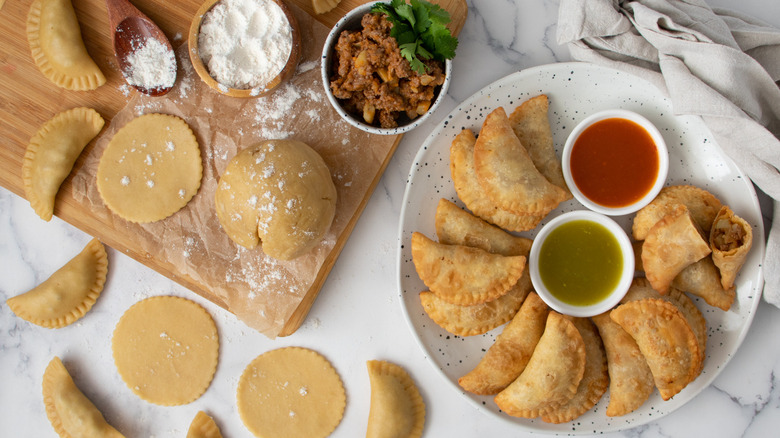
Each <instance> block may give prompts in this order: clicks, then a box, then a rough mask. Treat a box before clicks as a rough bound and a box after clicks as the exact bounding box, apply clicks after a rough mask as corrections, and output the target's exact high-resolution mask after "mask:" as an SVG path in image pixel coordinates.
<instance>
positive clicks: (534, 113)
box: [509, 94, 571, 199]
mask: <svg viewBox="0 0 780 438" xmlns="http://www.w3.org/2000/svg"><path fill="white" fill-rule="evenodd" d="M549 107H550V102H549V101H548V99H547V95H545V94H540V95H538V96H536V97H532V98H530V99H528V100H526V101H525V102H523V103H522V104H521V105H520V106H518V107H517V108H515V110H514V111H512V114H510V115H509V124H510V126H512V130H513V131H514V132H515V135H517V138H518V139H519V140H520V143H522V144H523V146H525V149H526V150H527V151H528V155H529V156H530V157H531V161H533V163H534V166H535V167H536V168H537V169H538V170H539V173H541V174H542V175H544V177H545V178H547V181H550V182H551V183H553V184H555V185H556V186H558V187H560V188H562V189H563V190H564V191H566V199H571V192H570V191H569V188H568V187H567V186H566V180H564V179H563V170H562V169H561V160H560V159H559V158H558V156H557V155H556V154H555V145H554V144H553V137H552V129H551V128H550V120H549V119H548V117H547V111H548V109H549Z"/></svg>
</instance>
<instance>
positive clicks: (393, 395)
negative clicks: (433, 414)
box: [366, 360, 425, 438]
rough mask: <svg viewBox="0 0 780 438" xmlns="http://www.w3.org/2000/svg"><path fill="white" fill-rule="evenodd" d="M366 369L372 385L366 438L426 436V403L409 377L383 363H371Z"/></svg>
mask: <svg viewBox="0 0 780 438" xmlns="http://www.w3.org/2000/svg"><path fill="white" fill-rule="evenodd" d="M366 366H367V367H368V378H369V380H370V382H371V407H370V409H369V411H368V428H367V430H366V438H385V437H386V438H390V437H404V438H419V437H420V436H422V431H423V426H424V425H425V403H423V400H422V397H421V396H420V391H418V390H417V386H415V384H414V381H412V378H411V377H410V376H409V373H407V372H406V370H404V369H403V368H401V367H400V366H398V365H396V364H393V363H390V362H386V361H381V360H370V361H368V362H367V363H366Z"/></svg>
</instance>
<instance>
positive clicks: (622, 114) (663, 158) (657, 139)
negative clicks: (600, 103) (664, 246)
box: [561, 109, 669, 216]
mask: <svg viewBox="0 0 780 438" xmlns="http://www.w3.org/2000/svg"><path fill="white" fill-rule="evenodd" d="M606 119H626V120H630V121H632V122H634V123H636V124H637V125H639V126H641V127H642V128H644V129H645V131H647V133H648V134H650V137H651V138H652V140H653V142H654V143H655V147H656V150H657V151H658V174H657V175H656V179H655V182H654V183H653V185H652V187H651V188H650V190H649V191H648V192H647V193H646V194H645V195H644V196H643V197H642V198H640V199H639V200H637V201H635V202H634V203H632V204H628V205H625V206H621V207H608V206H604V205H601V204H598V203H596V202H594V201H592V200H591V199H589V198H588V197H587V196H585V195H584V194H583V193H582V191H580V189H579V188H578V187H577V184H576V183H575V181H574V177H573V176H572V170H571V155H572V149H573V148H574V143H575V142H576V141H577V139H578V138H579V137H580V135H581V134H582V133H583V131H585V130H586V129H587V128H589V127H590V126H591V125H593V124H594V123H596V122H600V121H602V120H606ZM561 164H562V167H563V178H564V179H565V180H566V184H567V185H568V186H569V190H571V193H572V195H574V197H575V198H576V199H577V200H578V201H579V202H580V203H581V204H582V205H584V206H585V207H587V208H588V209H590V210H593V211H595V212H598V213H601V214H606V215H608V216H622V215H626V214H630V213H634V212H636V211H638V210H639V209H640V208H642V207H644V206H645V205H647V204H649V203H650V201H652V200H653V199H654V198H655V197H656V196H657V195H658V192H660V191H661V189H662V188H663V186H664V184H665V183H666V176H667V174H668V172H669V152H668V150H667V148H666V142H665V141H664V138H663V136H661V132H660V131H658V128H656V127H655V125H653V124H652V123H651V122H650V121H649V120H647V119H646V118H645V117H643V116H641V115H639V114H637V113H635V112H632V111H628V110H623V109H611V110H606V111H600V112H598V113H595V114H592V115H590V116H588V117H586V118H585V120H583V121H581V122H580V123H579V124H577V126H575V127H574V129H573V130H572V132H571V134H569V137H568V138H567V139H566V144H565V145H564V147H563V157H562V159H561Z"/></svg>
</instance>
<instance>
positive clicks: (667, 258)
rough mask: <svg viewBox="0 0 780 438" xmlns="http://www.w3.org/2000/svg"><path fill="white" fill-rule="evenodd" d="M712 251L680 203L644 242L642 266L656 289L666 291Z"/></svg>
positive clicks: (657, 224)
mask: <svg viewBox="0 0 780 438" xmlns="http://www.w3.org/2000/svg"><path fill="white" fill-rule="evenodd" d="M710 252H711V250H710V245H709V244H708V243H707V241H706V240H704V237H702V235H701V231H700V229H699V227H698V226H697V225H696V223H695V222H694V221H693V218H692V216H691V215H690V213H689V212H688V208H687V207H685V206H684V205H682V204H678V205H677V206H676V207H675V208H674V209H673V210H672V211H671V212H670V213H668V214H667V215H666V216H664V217H663V218H662V219H661V220H660V221H658V223H656V224H655V225H653V228H651V229H650V231H649V232H648V234H647V238H646V239H645V242H644V243H643V244H642V267H643V268H644V270H645V276H646V277H647V279H648V280H649V281H650V284H652V285H653V288H654V289H655V290H657V291H658V292H661V293H662V294H664V293H666V292H667V291H668V290H669V286H670V285H671V283H672V280H674V278H675V277H676V276H677V274H679V273H680V272H681V271H682V270H683V269H685V267H687V266H689V265H691V264H693V263H696V262H697V261H699V260H701V259H703V258H704V257H706V256H707V255H709V254H710Z"/></svg>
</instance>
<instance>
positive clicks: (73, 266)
mask: <svg viewBox="0 0 780 438" xmlns="http://www.w3.org/2000/svg"><path fill="white" fill-rule="evenodd" d="M107 272H108V257H107V256H106V249H105V247H104V246H103V244H102V243H100V241H98V240H97V239H92V240H91V241H90V242H89V243H88V244H87V246H86V247H84V249H83V250H82V251H81V252H80V253H79V254H78V255H76V256H75V257H73V258H72V259H71V260H70V261H69V262H68V263H66V264H65V265H64V266H63V267H61V268H60V269H58V270H57V271H56V272H55V273H54V274H52V275H51V277H49V278H48V279H47V280H46V281H44V282H43V283H41V284H40V285H38V286H37V287H35V288H33V289H31V290H29V291H27V292H25V293H23V294H21V295H17V296H15V297H11V298H9V299H8V300H7V301H6V304H8V307H9V308H10V309H11V311H13V312H14V313H15V314H16V315H17V316H18V317H20V318H22V319H24V320H25V321H29V322H31V323H33V324H36V325H39V326H41V327H46V328H61V327H65V326H66V325H69V324H71V323H73V322H74V321H76V320H78V319H79V318H81V317H82V316H84V315H85V314H86V313H87V312H88V311H89V309H91V308H92V305H94V304H95V301H97V298H98V296H100V292H102V291H103V285H104V284H105V282H106V274H107Z"/></svg>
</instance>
